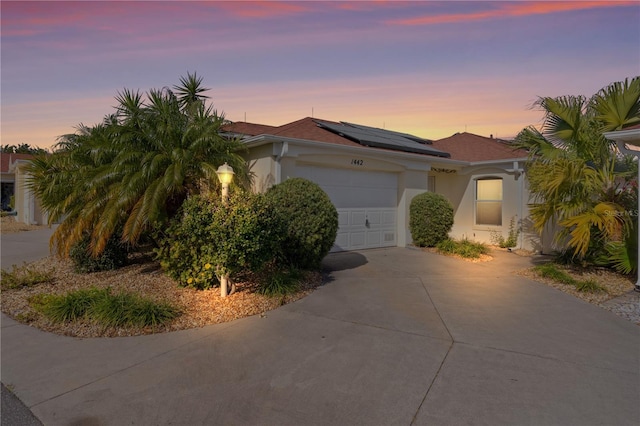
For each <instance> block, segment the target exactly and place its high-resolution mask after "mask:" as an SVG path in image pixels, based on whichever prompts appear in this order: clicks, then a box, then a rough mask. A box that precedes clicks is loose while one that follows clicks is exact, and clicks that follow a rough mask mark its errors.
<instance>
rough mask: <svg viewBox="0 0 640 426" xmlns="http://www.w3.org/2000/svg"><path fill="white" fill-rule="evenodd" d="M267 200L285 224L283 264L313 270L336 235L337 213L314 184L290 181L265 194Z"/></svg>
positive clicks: (318, 264)
mask: <svg viewBox="0 0 640 426" xmlns="http://www.w3.org/2000/svg"><path fill="white" fill-rule="evenodd" d="M266 195H267V198H268V199H269V201H270V202H271V203H272V205H273V206H274V208H275V209H276V211H277V212H278V213H279V215H280V217H281V220H283V221H284V222H285V223H286V225H287V231H286V238H285V240H284V242H283V245H282V251H281V254H282V259H281V260H282V261H283V262H284V263H286V264H289V265H292V266H296V267H299V268H302V269H316V268H319V267H320V262H321V261H322V259H323V258H324V257H325V256H326V255H327V254H328V253H329V251H330V250H331V247H333V243H334V242H335V240H336V236H337V235H338V211H337V210H336V208H335V206H334V205H333V203H331V200H330V199H329V196H328V195H327V194H326V193H325V192H324V191H323V190H322V188H320V187H319V186H318V185H317V184H315V183H313V182H311V181H309V180H306V179H302V178H292V179H287V180H286V181H284V182H282V183H280V184H278V185H275V186H273V187H271V188H270V189H269V191H267V194H266Z"/></svg>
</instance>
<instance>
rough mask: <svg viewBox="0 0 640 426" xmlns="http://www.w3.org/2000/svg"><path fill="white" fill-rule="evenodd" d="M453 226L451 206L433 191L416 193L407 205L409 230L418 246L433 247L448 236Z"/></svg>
mask: <svg viewBox="0 0 640 426" xmlns="http://www.w3.org/2000/svg"><path fill="white" fill-rule="evenodd" d="M452 227H453V206H452V205H451V203H450V202H449V200H447V199H446V198H445V197H443V196H442V195H440V194H436V193H434V192H425V193H423V194H419V195H416V196H415V197H413V199H412V200H411V205H410V206H409V230H410V231H411V237H412V238H413V243H414V244H415V245H417V246H418V247H434V246H435V245H437V244H438V243H439V242H441V241H443V240H446V239H447V238H448V234H449V231H451V228H452Z"/></svg>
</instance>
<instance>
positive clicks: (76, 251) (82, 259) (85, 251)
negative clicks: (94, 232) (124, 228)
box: [69, 233, 129, 273]
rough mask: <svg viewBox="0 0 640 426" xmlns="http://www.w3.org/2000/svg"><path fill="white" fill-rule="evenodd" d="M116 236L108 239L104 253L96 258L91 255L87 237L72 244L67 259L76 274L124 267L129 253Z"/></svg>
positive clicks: (89, 238) (89, 242)
mask: <svg viewBox="0 0 640 426" xmlns="http://www.w3.org/2000/svg"><path fill="white" fill-rule="evenodd" d="M118 235H119V234H118V233H114V234H113V235H112V236H111V238H109V240H108V241H107V245H106V246H105V248H104V251H103V252H102V254H100V256H97V257H94V256H92V255H91V247H90V246H91V237H90V236H89V235H86V236H85V237H83V238H82V239H81V240H80V241H78V242H77V243H76V244H74V246H73V247H71V250H70V252H69V257H71V260H72V261H73V265H74V268H75V270H76V272H82V273H90V272H99V271H110V270H113V269H118V268H121V267H123V266H124V265H126V264H127V258H128V256H129V251H128V249H127V245H126V244H123V243H122V242H121V241H120V238H119V237H118Z"/></svg>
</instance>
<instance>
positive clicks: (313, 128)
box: [223, 117, 362, 146]
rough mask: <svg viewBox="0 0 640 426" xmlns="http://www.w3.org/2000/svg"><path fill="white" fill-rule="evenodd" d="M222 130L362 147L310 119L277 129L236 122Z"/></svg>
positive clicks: (306, 118)
mask: <svg viewBox="0 0 640 426" xmlns="http://www.w3.org/2000/svg"><path fill="white" fill-rule="evenodd" d="M322 121H326V122H328V123H331V121H328V120H322ZM335 124H339V123H335ZM223 129H224V130H226V131H230V132H236V133H244V134H246V135H249V136H257V135H262V134H266V135H273V136H282V137H285V138H292V139H304V140H309V141H316V142H325V143H333V144H338V145H347V146H362V145H360V144H359V143H357V142H353V141H351V140H349V139H347V138H343V137H342V136H338V135H336V134H335V133H332V132H330V131H328V130H326V129H322V128H320V127H318V124H317V123H316V122H315V120H314V119H313V118H311V117H305V118H303V119H300V120H297V121H294V122H292V123H288V124H284V125H282V126H277V127H276V126H263V125H262V124H253V123H245V122H237V123H232V124H230V125H227V126H224V127H223ZM243 130H245V131H246V132H243Z"/></svg>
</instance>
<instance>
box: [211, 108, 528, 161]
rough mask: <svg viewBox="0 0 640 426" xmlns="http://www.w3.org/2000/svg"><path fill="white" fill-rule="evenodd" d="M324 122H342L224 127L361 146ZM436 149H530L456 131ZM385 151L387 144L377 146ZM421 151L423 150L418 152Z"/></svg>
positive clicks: (468, 156) (494, 154) (456, 156)
mask: <svg viewBox="0 0 640 426" xmlns="http://www.w3.org/2000/svg"><path fill="white" fill-rule="evenodd" d="M318 121H321V122H325V123H332V124H336V125H339V124H341V123H338V122H334V121H330V120H320V119H316V118H313V117H305V118H303V119H300V120H297V121H294V122H292V123H288V124H284V125H282V126H267V125H262V124H254V123H246V122H235V123H231V124H228V125H225V126H224V127H223V129H224V130H226V131H229V132H232V133H240V134H245V135H247V136H257V135H262V134H265V135H272V136H282V137H286V138H292V139H304V140H310V141H317V142H324V143H331V144H337V145H346V146H356V147H361V146H362V145H360V144H359V143H357V142H354V141H352V140H350V139H347V138H345V137H342V136H340V135H338V134H336V133H333V132H330V131H328V130H326V129H324V128H322V127H319V126H318V124H317V122H318ZM429 146H430V147H433V148H435V149H437V150H440V151H444V152H445V153H450V154H451V157H450V158H451V159H452V160H461V161H471V162H474V161H491V160H506V159H511V158H523V157H526V156H527V152H526V151H523V150H514V149H513V148H512V147H511V146H509V142H508V141H504V140H501V139H494V138H486V137H483V136H478V135H474V134H472V133H466V132H465V133H456V134H455V135H453V136H450V137H448V138H444V139H440V140H437V141H432V143H431V144H430V145H429ZM377 149H381V150H383V151H386V149H384V148H377ZM418 155H421V154H418Z"/></svg>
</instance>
